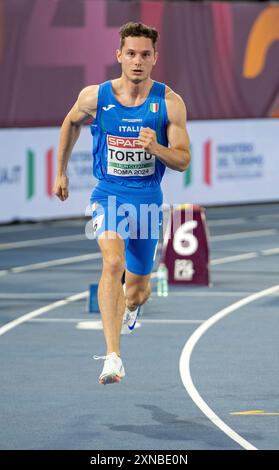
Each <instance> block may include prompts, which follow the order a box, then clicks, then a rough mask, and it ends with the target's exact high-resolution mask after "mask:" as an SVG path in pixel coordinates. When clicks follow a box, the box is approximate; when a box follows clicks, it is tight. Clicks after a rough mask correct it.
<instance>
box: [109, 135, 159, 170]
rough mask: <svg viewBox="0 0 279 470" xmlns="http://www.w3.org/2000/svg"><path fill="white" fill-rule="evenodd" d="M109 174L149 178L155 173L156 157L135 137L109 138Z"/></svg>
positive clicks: (112, 136)
mask: <svg viewBox="0 0 279 470" xmlns="http://www.w3.org/2000/svg"><path fill="white" fill-rule="evenodd" d="M107 147H108V167H107V173H108V174H109V175H114V176H149V175H153V173H154V172H155V156H154V155H151V154H150V153H148V152H146V151H145V150H144V149H143V148H142V146H141V144H140V141H139V140H138V139H137V138H135V137H117V136H114V135H108V136H107Z"/></svg>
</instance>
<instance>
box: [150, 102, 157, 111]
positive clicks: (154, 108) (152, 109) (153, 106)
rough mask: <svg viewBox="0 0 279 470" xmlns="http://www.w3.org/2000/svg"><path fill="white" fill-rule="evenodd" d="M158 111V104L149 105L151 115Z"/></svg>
mask: <svg viewBox="0 0 279 470" xmlns="http://www.w3.org/2000/svg"><path fill="white" fill-rule="evenodd" d="M158 110H159V103H150V111H152V113H157V111H158Z"/></svg>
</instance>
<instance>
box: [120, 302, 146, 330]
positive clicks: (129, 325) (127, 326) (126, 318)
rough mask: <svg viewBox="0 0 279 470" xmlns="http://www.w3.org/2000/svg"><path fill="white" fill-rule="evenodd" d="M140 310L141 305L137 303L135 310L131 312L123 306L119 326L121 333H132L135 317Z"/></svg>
mask: <svg viewBox="0 0 279 470" xmlns="http://www.w3.org/2000/svg"><path fill="white" fill-rule="evenodd" d="M140 312H141V306H140V305H139V306H138V307H137V308H136V309H135V310H133V311H132V312H131V310H129V309H128V307H126V308H125V312H124V315H123V322H122V328H121V334H122V335H127V334H130V333H132V331H133V329H134V328H135V326H136V323H137V318H138V316H139V314H140Z"/></svg>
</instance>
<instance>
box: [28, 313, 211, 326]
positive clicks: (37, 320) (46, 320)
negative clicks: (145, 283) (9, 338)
mask: <svg viewBox="0 0 279 470" xmlns="http://www.w3.org/2000/svg"><path fill="white" fill-rule="evenodd" d="M89 315H90V314H89ZM92 315H96V316H98V320H97V319H96V320H85V319H84V318H34V319H31V320H28V323H41V322H42V323H83V322H86V323H95V322H98V323H99V322H100V315H99V314H97V313H96V314H95V313H94V314H92ZM140 322H141V323H147V324H148V323H150V324H151V323H154V324H162V325H164V324H165V325H169V324H173V325H180V324H182V325H183V324H185V325H187V324H200V323H203V322H204V320H196V319H195V320H178V319H163V318H162V319H160V318H156V319H155V318H154V319H142V318H140Z"/></svg>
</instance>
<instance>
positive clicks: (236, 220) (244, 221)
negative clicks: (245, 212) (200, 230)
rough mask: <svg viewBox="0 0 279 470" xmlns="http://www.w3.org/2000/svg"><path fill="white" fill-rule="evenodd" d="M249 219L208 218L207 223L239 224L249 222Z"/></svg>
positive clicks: (213, 224) (220, 224)
mask: <svg viewBox="0 0 279 470" xmlns="http://www.w3.org/2000/svg"><path fill="white" fill-rule="evenodd" d="M247 220H248V219H244V218H240V217H239V218H235V219H217V220H207V225H208V226H209V227H224V226H225V225H239V224H244V223H247Z"/></svg>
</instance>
